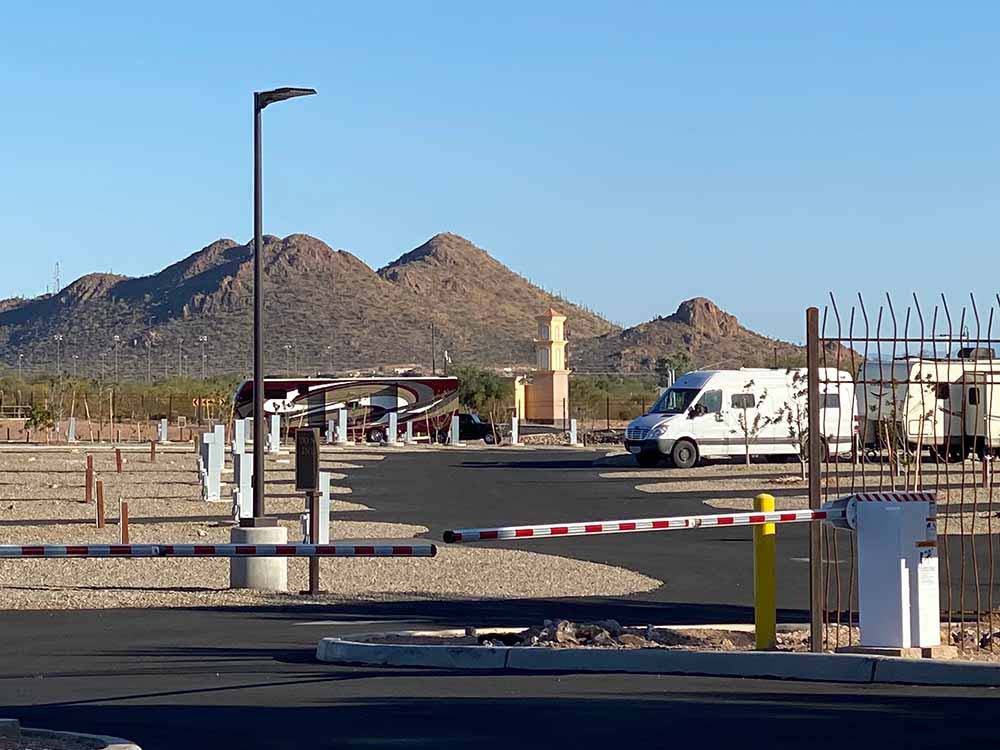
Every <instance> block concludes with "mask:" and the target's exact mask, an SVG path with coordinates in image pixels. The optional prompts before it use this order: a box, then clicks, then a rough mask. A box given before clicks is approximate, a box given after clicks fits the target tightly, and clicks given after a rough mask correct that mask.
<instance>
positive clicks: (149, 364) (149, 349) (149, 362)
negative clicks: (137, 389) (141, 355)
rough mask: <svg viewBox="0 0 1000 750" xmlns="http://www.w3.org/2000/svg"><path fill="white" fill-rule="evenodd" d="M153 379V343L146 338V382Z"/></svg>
mask: <svg viewBox="0 0 1000 750" xmlns="http://www.w3.org/2000/svg"><path fill="white" fill-rule="evenodd" d="M152 381H153V345H152V342H150V341H149V340H148V339H147V340H146V382H147V383H151V382H152Z"/></svg>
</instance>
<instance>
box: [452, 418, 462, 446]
mask: <svg viewBox="0 0 1000 750" xmlns="http://www.w3.org/2000/svg"><path fill="white" fill-rule="evenodd" d="M461 436H462V433H461V431H460V430H459V427H458V415H457V414H453V415H452V417H451V444H452V445H463V443H462V440H461Z"/></svg>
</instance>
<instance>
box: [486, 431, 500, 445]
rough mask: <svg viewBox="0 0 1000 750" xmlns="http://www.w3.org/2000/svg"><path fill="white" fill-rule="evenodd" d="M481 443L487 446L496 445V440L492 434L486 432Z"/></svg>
mask: <svg viewBox="0 0 1000 750" xmlns="http://www.w3.org/2000/svg"><path fill="white" fill-rule="evenodd" d="M483 442H484V443H486V444H487V445H496V442H497V439H496V438H495V437H494V436H493V433H492V432H487V433H486V434H485V435H483Z"/></svg>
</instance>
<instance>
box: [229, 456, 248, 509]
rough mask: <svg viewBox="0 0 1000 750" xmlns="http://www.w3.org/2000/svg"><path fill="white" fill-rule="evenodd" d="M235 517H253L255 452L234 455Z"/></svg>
mask: <svg viewBox="0 0 1000 750" xmlns="http://www.w3.org/2000/svg"><path fill="white" fill-rule="evenodd" d="M233 483H234V484H235V487H233V518H234V519H235V520H236V521H239V520H241V519H243V518H253V454H252V453H237V454H235V455H234V456H233Z"/></svg>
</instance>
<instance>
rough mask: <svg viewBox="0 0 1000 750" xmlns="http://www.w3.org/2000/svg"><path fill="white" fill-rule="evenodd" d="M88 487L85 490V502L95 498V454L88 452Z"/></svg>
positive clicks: (86, 480)
mask: <svg viewBox="0 0 1000 750" xmlns="http://www.w3.org/2000/svg"><path fill="white" fill-rule="evenodd" d="M85 476H86V479H85V480H84V481H85V482H86V485H87V486H86V487H85V488H84V491H83V497H84V501H85V502H88V503H89V502H90V501H91V500H93V499H94V456H93V454H90V453H88V454H87V470H86V472H85Z"/></svg>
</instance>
